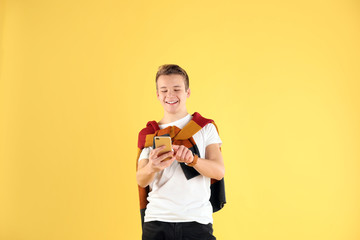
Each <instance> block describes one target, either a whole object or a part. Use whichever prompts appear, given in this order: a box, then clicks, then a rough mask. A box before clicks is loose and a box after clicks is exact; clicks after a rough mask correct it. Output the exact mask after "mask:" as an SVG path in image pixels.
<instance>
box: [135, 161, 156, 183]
mask: <svg viewBox="0 0 360 240" xmlns="http://www.w3.org/2000/svg"><path fill="white" fill-rule="evenodd" d="M155 174H156V173H155V172H152V171H151V170H150V168H149V163H148V164H146V166H144V167H143V168H141V169H139V170H138V171H137V173H136V180H137V183H138V185H139V186H140V187H147V186H148V185H149V184H150V183H151V182H152V181H153V180H154V178H155Z"/></svg>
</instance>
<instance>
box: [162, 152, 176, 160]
mask: <svg viewBox="0 0 360 240" xmlns="http://www.w3.org/2000/svg"><path fill="white" fill-rule="evenodd" d="M173 154H174V153H173V152H167V153H164V154H162V155H161V156H159V157H158V159H159V161H164V160H165V159H166V158H172V157H173Z"/></svg>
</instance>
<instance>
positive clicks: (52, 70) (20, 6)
mask: <svg viewBox="0 0 360 240" xmlns="http://www.w3.org/2000/svg"><path fill="white" fill-rule="evenodd" d="M359 10H360V4H359V2H358V1H355V0H352V1H351V0H337V1H325V0H324V1H321V0H315V1H314V0H311V1H307V0H305V1H266V0H257V1H235V0H234V1H194V0H193V1H189V0H185V1H131V0H126V1H115V0H112V1H111V0H101V1H100V0H99V1H88V0H77V1H74V0H61V1H56V0H53V1H50V0H42V1H41V0H28V1H26V0H5V1H4V0H0V34H1V35H0V47H1V48H0V159H1V160H0V239H1V240H64V239H66V240H82V239H84V240H93V239H94V240H98V239H109V240H112V239H114V240H115V239H140V234H141V230H140V215H139V205H138V195H137V185H136V179H135V156H136V146H137V134H138V131H139V130H140V129H141V128H143V127H144V126H145V124H146V122H147V121H149V120H160V118H161V117H162V108H161V106H160V104H159V103H158V102H157V99H156V96H155V84H154V76H155V73H156V70H157V67H158V66H159V65H161V64H164V63H176V64H179V65H180V66H182V67H184V68H185V69H186V70H187V72H188V74H189V76H190V88H191V90H192V95H191V97H190V98H189V100H188V110H189V112H190V113H193V112H194V111H198V112H200V113H201V114H202V115H203V116H205V117H208V118H212V119H214V120H215V122H216V123H217V125H218V127H219V131H220V136H221V138H222V140H223V142H224V144H223V147H222V151H223V156H224V159H225V167H226V177H225V180H226V190H227V200H228V204H227V205H226V207H225V208H224V209H223V210H222V211H220V212H218V213H215V214H214V229H215V232H214V234H215V235H216V236H217V238H218V239H220V240H221V239H222V240H232V239H234V240H237V239H244V240H264V239H267V240H270V239H274V240H289V239H291V240H305V239H306V240H358V239H360V226H359V223H360V204H359V203H360V150H359V149H360V148H359V146H360V124H359V123H360V97H359V90H360V70H359V69H360V68H359V62H360V44H359V43H360V30H359V29H360V12H359Z"/></svg>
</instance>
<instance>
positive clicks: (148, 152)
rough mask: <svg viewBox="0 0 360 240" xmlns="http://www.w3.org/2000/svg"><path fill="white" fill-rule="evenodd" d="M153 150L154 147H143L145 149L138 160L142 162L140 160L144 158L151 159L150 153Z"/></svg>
mask: <svg viewBox="0 0 360 240" xmlns="http://www.w3.org/2000/svg"><path fill="white" fill-rule="evenodd" d="M151 150H152V147H146V148H143V150H142V151H141V153H140V157H139V159H138V162H140V160H142V159H149V154H150V151H151Z"/></svg>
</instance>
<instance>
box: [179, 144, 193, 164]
mask: <svg viewBox="0 0 360 240" xmlns="http://www.w3.org/2000/svg"><path fill="white" fill-rule="evenodd" d="M189 152H191V151H190V150H189V149H188V148H186V147H185V149H184V151H183V152H182V154H181V159H182V160H183V161H186V155H187V154H188V153H189Z"/></svg>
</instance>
